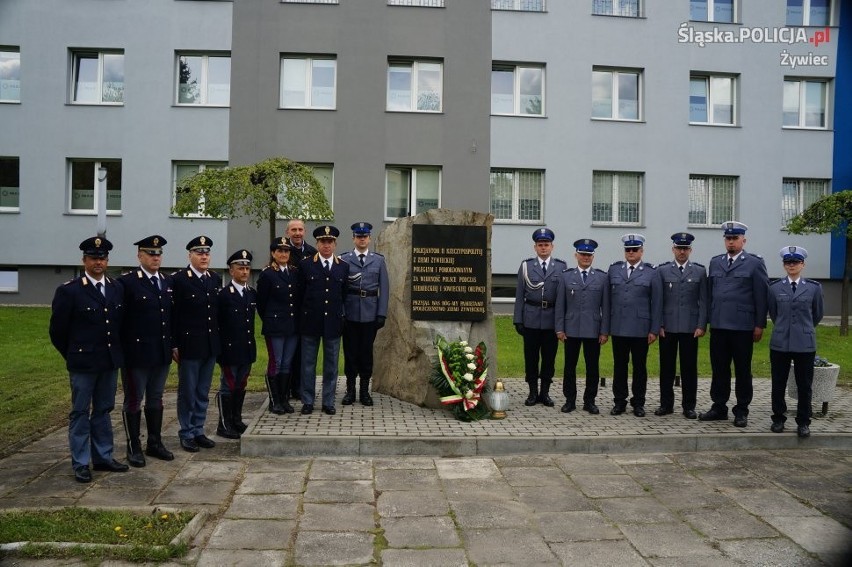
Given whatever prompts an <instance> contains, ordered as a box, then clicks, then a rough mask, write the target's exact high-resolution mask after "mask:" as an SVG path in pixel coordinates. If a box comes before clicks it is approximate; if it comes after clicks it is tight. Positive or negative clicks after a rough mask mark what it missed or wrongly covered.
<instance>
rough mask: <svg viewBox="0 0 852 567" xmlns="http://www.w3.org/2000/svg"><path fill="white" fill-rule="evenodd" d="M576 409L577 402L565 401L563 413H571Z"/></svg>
mask: <svg viewBox="0 0 852 567" xmlns="http://www.w3.org/2000/svg"><path fill="white" fill-rule="evenodd" d="M575 409H577V404H573V403H570V402H565V405H564V406H562V413H571V412H572V411H574V410H575Z"/></svg>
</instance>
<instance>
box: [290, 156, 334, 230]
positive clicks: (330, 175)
mask: <svg viewBox="0 0 852 567" xmlns="http://www.w3.org/2000/svg"><path fill="white" fill-rule="evenodd" d="M303 165H306V166H308V167H310V168H311V169H313V171H314V177H316V179H317V181H319V184H320V186H322V189H323V193H325V199H326V201H328V205H329V207H330V208H331V209H334V165H333V164H319V163H304V164H303ZM284 189H286V186H282V193H281V194H279V195H282V194H283V190H284ZM300 217H301V218H302V219H304V220H328V219H325V218H323V217H320V216H317V215H315V214H313V213H311V212H310V211H309V210H305V211H304V212H303V213H301V215H300ZM279 218H285V217H279Z"/></svg>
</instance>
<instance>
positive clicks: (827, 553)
mask: <svg viewBox="0 0 852 567" xmlns="http://www.w3.org/2000/svg"><path fill="white" fill-rule="evenodd" d="M765 520H766V521H767V522H768V523H769V524H770V525H772V526H773V527H774V528H775V529H777V530H778V531H780V532H781V533H783V534H784V535H786V536H787V537H789V538H790V539H791V540H793V541H794V542H796V543H797V544H799V545H800V546H802V547H803V548H804V549H805V550H806V551H810V552H811V553H816V554H817V555H819V556H820V558H824V560H825V559H827V558H829V557H832V556H840V557H842V556H846V557H847V558H848V557H852V530H850V529H849V528H847V527H846V526H844V525H842V524H840V523H839V522H837V521H836V520H834V519H832V518H828V517H826V516H818V517H803V518H802V517H798V516H768V517H766V518H765Z"/></svg>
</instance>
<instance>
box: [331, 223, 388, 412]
mask: <svg viewBox="0 0 852 567" xmlns="http://www.w3.org/2000/svg"><path fill="white" fill-rule="evenodd" d="M372 230H373V225H371V224H370V223H368V222H356V223H355V224H353V225H352V240H353V241H354V242H355V249H354V250H351V251H349V252H347V253H346V254H344V255H343V256H341V257H340V259H341V260H343V261H344V262H346V263H347V264H349V283H348V287H347V290H346V293H347V295H346V302H345V307H344V309H345V312H346V323H345V324H344V326H343V357H344V362H343V368H344V370H345V373H346V395H344V396H343V401H342V402H341V403H342V404H343V405H344V406H348V405H351V404H352V403H353V402H354V401H355V380H356V379H357V377H358V375H359V374H360V375H361V384H360V390H359V397H358V399H359V401H360V402H361V403H362V404H364V405H365V406H371V405H373V398H372V396H370V378H371V377H372V376H373V343H374V342H375V340H376V333H377V332H378V330H379V329H381V328H382V327H384V326H385V319H386V318H387V316H388V293H389V292H390V283H389V279H388V269H387V266H386V265H385V257H384V256H382V255H381V254H379V253H378V252H370V248H369V246H370V232H371V231H372Z"/></svg>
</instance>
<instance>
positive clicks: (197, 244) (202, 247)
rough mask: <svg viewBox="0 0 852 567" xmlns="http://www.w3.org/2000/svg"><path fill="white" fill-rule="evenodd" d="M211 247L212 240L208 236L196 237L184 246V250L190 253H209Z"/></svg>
mask: <svg viewBox="0 0 852 567" xmlns="http://www.w3.org/2000/svg"><path fill="white" fill-rule="evenodd" d="M211 246H213V239H212V238H210V237H209V236H196V237H195V238H193V239H192V240H190V241H189V242H187V244H186V249H187V250H189V251H190V252H210V247H211Z"/></svg>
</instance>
